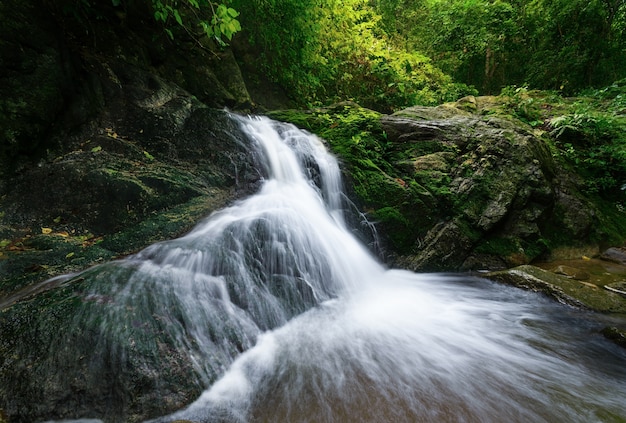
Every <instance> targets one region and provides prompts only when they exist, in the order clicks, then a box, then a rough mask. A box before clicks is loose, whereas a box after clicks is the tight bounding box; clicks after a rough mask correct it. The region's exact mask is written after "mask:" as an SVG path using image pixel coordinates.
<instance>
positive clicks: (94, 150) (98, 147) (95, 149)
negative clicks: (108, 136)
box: [91, 146, 102, 153]
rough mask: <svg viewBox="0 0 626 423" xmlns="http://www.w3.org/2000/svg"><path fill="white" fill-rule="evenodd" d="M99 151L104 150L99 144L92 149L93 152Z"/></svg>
mask: <svg viewBox="0 0 626 423" xmlns="http://www.w3.org/2000/svg"><path fill="white" fill-rule="evenodd" d="M99 151H102V147H101V146H97V147H94V148H92V149H91V152H92V153H97V152H99Z"/></svg>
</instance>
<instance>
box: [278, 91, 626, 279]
mask: <svg viewBox="0 0 626 423" xmlns="http://www.w3.org/2000/svg"><path fill="white" fill-rule="evenodd" d="M470 100H471V99H470ZM470 100H468V99H463V100H462V101H459V102H458V103H451V104H445V105H442V106H438V107H423V106H415V107H411V108H408V109H405V110H402V111H399V112H397V113H395V114H393V115H381V114H379V113H376V112H373V111H370V110H366V109H363V108H360V107H358V105H355V104H351V103H343V104H338V105H335V106H333V107H329V108H323V109H318V110H314V111H308V112H297V111H282V112H273V113H272V114H271V115H272V116H273V117H275V118H277V119H283V120H287V121H291V122H293V123H295V124H297V125H299V126H301V127H303V128H305V129H308V130H311V131H312V132H314V133H316V134H318V135H320V136H321V137H322V138H324V139H325V140H327V141H328V143H329V145H330V147H331V148H332V149H333V151H334V152H335V153H336V154H337V155H338V156H339V157H340V158H341V159H342V160H343V161H344V163H345V164H346V170H347V175H348V180H349V181H350V182H351V184H352V186H353V188H354V194H355V198H356V201H357V202H358V203H359V204H361V205H362V207H363V209H364V210H365V211H366V212H367V213H368V215H369V217H370V218H371V219H372V220H374V221H376V222H377V224H378V226H379V228H380V229H381V230H380V233H381V234H382V235H383V236H384V237H385V238H386V241H387V243H386V245H387V257H388V260H389V261H390V262H393V263H395V264H396V265H400V266H403V267H406V268H409V269H414V270H444V271H448V270H478V269H504V268H508V267H512V266H517V265H521V264H526V263H530V262H531V261H533V260H536V259H538V258H549V257H550V255H551V254H553V253H557V252H558V253H559V254H561V255H562V254H564V252H565V251H566V250H567V249H566V248H562V247H567V248H570V251H581V250H585V251H589V250H593V251H598V250H599V248H600V246H601V245H604V244H611V243H613V244H617V245H619V244H620V243H621V242H623V240H624V239H626V216H624V215H623V213H619V211H618V209H617V208H615V206H614V204H613V205H612V203H611V201H607V200H605V199H602V198H600V197H598V196H593V195H590V194H589V193H588V192H585V191H584V190H583V188H584V185H585V181H584V178H583V177H582V176H581V175H579V174H577V173H576V171H575V169H572V168H571V167H569V166H567V165H566V163H565V162H564V161H563V158H562V155H560V154H558V153H557V151H556V148H555V146H554V140H553V139H552V138H550V136H549V135H548V134H547V133H546V132H543V131H540V130H537V129H533V128H532V127H531V126H529V125H528V124H526V123H524V122H522V121H520V120H518V119H516V118H514V117H512V116H506V115H505V114H504V113H502V112H499V113H495V112H493V110H495V109H496V108H497V106H496V105H497V104H498V100H497V99H495V98H487V99H484V98H477V99H473V101H470ZM499 101H500V102H503V101H504V100H502V99H500V100H499ZM468 104H469V106H472V107H469V106H468Z"/></svg>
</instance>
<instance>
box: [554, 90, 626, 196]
mask: <svg viewBox="0 0 626 423" xmlns="http://www.w3.org/2000/svg"><path fill="white" fill-rule="evenodd" d="M604 92H606V91H604ZM598 94H600V95H602V94H604V93H598ZM620 96H621V95H618V96H616V97H615V98H616V99H618V97H620ZM609 107H611V105H610V104H609ZM550 127H551V128H552V132H551V135H552V136H553V138H554V139H555V140H556V145H557V147H558V148H559V151H560V154H561V155H562V156H563V157H564V158H565V159H566V160H568V161H569V162H570V163H572V164H573V165H574V166H575V167H576V170H577V171H579V172H580V173H581V174H582V175H583V176H584V177H585V188H586V191H587V192H589V193H599V194H601V195H602V196H603V197H605V198H611V199H614V200H617V201H624V192H623V191H624V189H625V188H626V119H624V117H623V116H620V115H617V114H615V113H614V112H612V111H611V110H610V109H609V110H607V111H602V110H599V109H598V107H597V106H592V105H591V104H590V103H588V102H578V103H576V104H574V105H573V106H572V113H569V114H564V115H561V116H557V117H554V118H553V119H551V120H550Z"/></svg>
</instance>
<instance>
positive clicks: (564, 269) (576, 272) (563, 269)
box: [552, 265, 589, 281]
mask: <svg viewBox="0 0 626 423" xmlns="http://www.w3.org/2000/svg"><path fill="white" fill-rule="evenodd" d="M552 272H553V273H556V274H557V275H563V276H567V277H568V278H572V279H576V280H578V281H586V280H589V273H587V272H585V271H584V270H580V269H577V268H575V267H571V266H565V265H559V266H557V267H556V268H555V269H553V270H552Z"/></svg>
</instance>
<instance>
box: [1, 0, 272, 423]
mask: <svg viewBox="0 0 626 423" xmlns="http://www.w3.org/2000/svg"><path fill="white" fill-rule="evenodd" d="M74 3H75V2H74ZM86 3H87V2H85V4H83V5H82V6H80V5H78V3H75V4H73V5H71V6H74V7H83V6H86ZM131 3H132V4H133V5H140V3H141V2H131ZM63 4H65V2H58V3H57V2H16V1H8V2H2V4H0V18H1V19H0V35H1V36H0V39H1V40H2V41H0V58H1V59H2V61H1V62H0V82H2V83H1V84H0V94H1V95H0V112H1V113H0V127H1V128H2V129H1V131H2V132H1V133H0V281H1V282H0V311H1V312H0V334H1V335H0V421H5V420H6V421H10V422H12V423H13V422H33V421H43V420H49V419H63V418H80V417H85V418H90V417H93V416H94V415H96V414H97V415H99V416H103V418H105V419H106V420H107V421H127V422H130V421H142V420H145V419H147V418H149V417H154V416H157V415H160V414H163V413H166V412H170V411H173V410H175V409H177V408H180V407H182V406H183V405H184V404H187V403H189V402H190V401H191V399H192V398H195V397H196V396H197V395H198V394H199V393H200V392H201V390H202V389H203V387H204V383H203V381H201V380H199V377H198V373H197V372H196V371H195V369H194V368H193V363H191V361H190V360H189V359H188V357H186V356H183V355H182V354H181V353H180V352H179V351H178V350H177V349H176V348H175V347H174V341H173V340H172V339H171V338H168V337H167V336H165V335H163V334H164V333H165V330H166V326H167V324H166V322H165V321H164V320H159V319H157V318H155V317H154V316H151V318H150V319H146V320H148V324H147V325H145V324H144V323H143V322H142V323H141V324H135V323H132V322H137V316H136V315H134V314H133V313H135V311H134V310H133V309H132V307H128V308H126V309H125V311H124V312H125V313H127V315H126V317H127V318H128V321H129V322H131V324H129V325H127V326H126V327H127V329H128V331H127V332H126V333H124V334H119V333H118V334H117V335H116V334H115V333H113V332H112V331H108V330H107V325H106V324H105V323H103V316H104V314H103V312H104V311H106V309H107V308H111V307H114V306H115V304H113V303H112V302H111V301H110V298H109V297H107V296H106V295H100V296H96V295H91V294H90V293H91V292H93V290H92V288H93V287H94V284H97V283H99V285H98V286H99V287H100V288H101V289H103V290H104V291H105V292H106V291H107V290H111V289H114V288H115V286H111V285H114V284H111V283H110V280H108V279H102V278H101V279H102V280H98V279H97V278H95V281H94V279H90V280H87V279H85V278H77V279H75V280H72V283H71V284H70V283H66V282H67V278H65V277H63V278H60V279H52V280H48V279H49V278H51V277H53V276H57V275H60V274H63V273H68V272H74V271H77V270H83V269H85V268H88V267H89V266H92V265H94V264H98V263H103V262H108V261H110V260H113V259H115V258H118V257H121V256H125V255H128V254H130V253H133V252H136V251H138V250H140V249H141V248H143V247H145V246H147V245H149V244H152V243H154V242H158V241H162V240H164V239H169V238H173V237H175V236H177V235H180V234H182V233H184V232H186V231H188V230H189V229H190V228H191V227H192V226H193V225H195V224H196V223H197V222H198V221H199V220H200V219H202V218H203V217H204V216H206V215H208V214H209V213H211V212H212V211H214V210H216V209H219V208H222V207H224V206H225V205H227V204H229V203H232V202H233V201H234V200H235V199H237V198H240V197H241V196H243V195H246V194H248V193H250V192H252V191H254V190H255V189H256V188H257V183H258V181H259V179H260V175H259V173H258V171H257V170H256V169H258V166H257V163H256V159H255V157H254V155H253V154H252V153H251V151H250V150H249V149H248V148H247V147H246V143H245V142H244V141H243V139H242V138H241V136H240V135H238V134H239V133H238V129H237V128H238V127H237V124H235V123H234V121H233V120H232V119H230V118H229V116H228V113H226V112H225V111H223V110H219V109H216V108H215V107H220V108H222V107H224V106H231V107H249V106H251V100H250V98H249V96H248V95H247V92H246V91H245V85H244V84H243V82H242V80H241V78H240V76H241V75H240V74H239V73H238V69H236V63H235V61H234V58H233V56H232V54H230V53H229V52H219V53H215V54H214V53H210V52H204V53H202V52H200V53H198V54H196V58H195V59H196V60H195V61H194V64H193V65H188V66H181V63H183V62H184V61H185V58H184V54H186V52H185V49H186V48H188V47H189V46H187V45H185V43H180V44H179V45H178V46H176V48H171V50H170V51H167V49H165V50H161V48H160V47H159V44H158V43H155V44H151V41H150V40H151V37H153V36H154V35H155V34H157V35H158V32H156V31H155V32H151V31H150V30H148V29H149V28H151V23H150V22H145V26H142V25H136V26H134V25H132V22H133V21H134V20H135V19H140V18H138V17H136V16H133V13H135V12H136V11H135V12H133V11H132V10H128V11H127V15H125V16H121V17H120V16H117V15H116V14H114V13H113V14H110V15H109V14H107V13H106V10H105V11H104V15H102V16H100V19H94V20H93V22H91V21H90V23H89V24H90V25H91V24H93V26H92V27H89V32H88V33H84V32H82V30H84V29H85V28H84V27H81V26H80V25H76V26H72V25H74V24H76V22H75V21H74V20H73V19H74V18H75V17H76V16H74V17H72V15H71V14H70V15H65V14H63V13H61V11H60V10H59V9H61V6H62V5H63ZM110 4H111V3H110V2H109V3H106V5H108V7H110ZM146 4H147V3H146ZM106 5H105V6H103V7H104V8H105V9H106ZM57 6H58V8H59V9H56V8H55V7H57ZM86 7H91V6H86ZM82 12H85V13H87V12H89V10H87V11H81V13H82ZM147 16H148V17H149V18H151V16H150V15H147ZM79 17H81V18H84V16H79ZM118 19H121V20H124V21H125V22H126V24H128V25H124V24H123V22H117V21H115V22H112V20H118ZM134 22H135V23H138V22H137V21H134ZM152 29H154V28H152ZM144 30H145V32H144V33H141V32H139V31H144ZM135 31H137V32H135ZM85 38H87V40H85ZM166 45H167V44H166ZM161 46H162V44H161ZM172 46H173V45H172ZM179 49H180V50H179ZM203 54H205V56H203ZM168 55H169V56H168ZM216 55H218V56H221V57H219V58H218V57H217V56H216ZM208 56H211V57H213V59H212V60H210V61H207V60H204V59H206V58H207V57H208ZM214 56H215V57H214ZM163 57H168V60H167V61H164V60H163ZM220 59H221V60H220ZM218 61H219V65H216V64H215V62H218ZM189 90H193V91H194V92H193V93H192V92H190V91H189ZM210 106H212V107H210ZM111 266H113V267H115V265H111ZM96 269H98V268H96ZM94 271H95V270H94ZM119 271H120V272H124V271H127V269H120V270H119ZM127 279H128V278H126V279H124V275H121V276H120V280H122V281H123V280H127ZM52 369H55V370H52Z"/></svg>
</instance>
